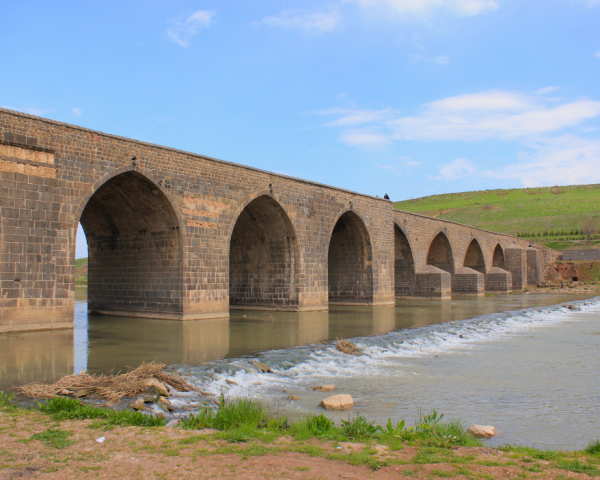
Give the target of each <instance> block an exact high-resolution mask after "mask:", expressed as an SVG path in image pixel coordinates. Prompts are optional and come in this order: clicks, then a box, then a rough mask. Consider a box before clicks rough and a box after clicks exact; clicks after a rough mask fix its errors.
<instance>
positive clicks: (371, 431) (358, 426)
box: [341, 414, 382, 440]
mask: <svg viewBox="0 0 600 480" xmlns="http://www.w3.org/2000/svg"><path fill="white" fill-rule="evenodd" d="M380 430H382V429H381V427H380V426H377V425H375V422H369V421H367V419H366V418H365V417H363V416H362V415H360V414H359V415H357V416H356V418H355V419H354V420H352V421H350V420H348V421H345V420H342V428H341V431H342V434H344V435H345V436H347V437H348V438H351V439H354V440H358V439H363V438H372V437H374V436H375V434H377V432H379V431H380Z"/></svg>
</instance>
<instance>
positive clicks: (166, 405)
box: [156, 396, 175, 413]
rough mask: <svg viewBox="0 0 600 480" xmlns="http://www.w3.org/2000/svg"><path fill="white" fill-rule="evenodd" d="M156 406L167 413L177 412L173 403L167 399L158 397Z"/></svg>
mask: <svg viewBox="0 0 600 480" xmlns="http://www.w3.org/2000/svg"><path fill="white" fill-rule="evenodd" d="M156 404H157V405H158V406H159V407H160V408H162V409H163V410H164V411H165V412H167V413H168V412H172V411H173V410H175V409H174V408H173V405H171V402H169V400H167V399H166V398H165V397H160V396H159V397H158V398H157V399H156Z"/></svg>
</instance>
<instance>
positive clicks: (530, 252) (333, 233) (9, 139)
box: [0, 109, 558, 332]
mask: <svg viewBox="0 0 600 480" xmlns="http://www.w3.org/2000/svg"><path fill="white" fill-rule="evenodd" d="M80 223H81V226H82V228H83V230H84V231H85V235H86V238H87V242H88V250H89V293H88V295H89V313H92V314H93V313H100V314H109V315H113V316H123V317H143V318H157V319H171V320H198V319H209V318H226V317H228V316H229V311H230V309H231V308H244V309H260V310H269V309H271V310H291V311H306V312H310V311H322V310H326V309H328V306H329V305H330V304H349V305H393V304H394V303H395V300H396V298H401V297H427V298H449V297H450V296H451V295H481V294H482V293H483V292H484V291H490V292H508V291H511V290H515V291H521V290H523V289H524V288H525V287H526V286H527V285H528V284H534V283H538V282H539V281H540V279H541V278H542V275H543V269H544V267H545V265H546V264H547V263H548V262H549V261H552V260H553V259H554V258H555V257H556V256H557V255H558V252H555V251H553V250H551V249H548V248H545V247H542V246H539V245H533V246H529V244H528V243H527V241H525V240H523V239H520V238H517V237H513V236H510V235H504V234H499V233H494V232H489V231H486V230H482V229H478V228H474V227H469V226H465V225H460V224H456V223H453V222H448V221H442V220H438V219H435V218H431V217H425V216H422V215H417V214H412V213H408V212H402V211H398V210H394V208H393V204H392V202H390V201H388V200H385V199H383V198H378V197H373V196H369V195H364V194H360V193H356V192H351V191H348V190H344V189H340V188H336V187H331V186H327V185H322V184H319V183H315V182H309V181H306V180H302V179H297V178H292V177H288V176H285V175H280V174H276V173H272V172H266V171H262V170H258V169H255V168H251V167H247V166H244V165H239V164H234V163H229V162H225V161H222V160H218V159H214V158H210V157H206V156H202V155H197V154H193V153H189V152H183V151H180V150H176V149H172V148H167V147H162V146H158V145H152V144H149V143H145V142H139V141H135V140H130V139H126V138H122V137H118V136H115V135H109V134H104V133H101V132H96V131H92V130H88V129H85V128H81V127H77V126H73V125H67V124H64V123H60V122H56V121H53V120H48V119H44V118H39V117H34V116H31V115H27V114H23V113H20V112H13V111H10V110H6V109H0V274H1V280H0V287H1V292H0V293H1V295H0V332H10V331H27V330H43V329H58V328H71V327H72V326H73V309H74V291H75V275H74V273H75V239H76V234H77V228H78V225H79V224H80Z"/></svg>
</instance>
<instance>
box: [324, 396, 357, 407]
mask: <svg viewBox="0 0 600 480" xmlns="http://www.w3.org/2000/svg"><path fill="white" fill-rule="evenodd" d="M319 406H320V407H323V408H325V409H326V410H350V409H351V408H354V400H352V397H351V396H350V395H347V394H345V393H344V394H341V395H333V396H331V397H327V398H325V399H323V401H322V402H321V403H319Z"/></svg>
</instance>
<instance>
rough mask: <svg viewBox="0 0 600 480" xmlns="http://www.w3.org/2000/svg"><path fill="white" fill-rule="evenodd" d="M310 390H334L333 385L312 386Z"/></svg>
mask: <svg viewBox="0 0 600 480" xmlns="http://www.w3.org/2000/svg"><path fill="white" fill-rule="evenodd" d="M311 390H314V391H315V392H333V391H334V390H335V385H319V386H318V387H313V388H311Z"/></svg>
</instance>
